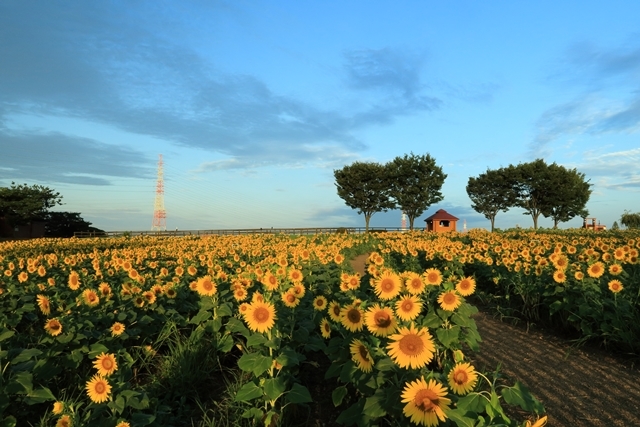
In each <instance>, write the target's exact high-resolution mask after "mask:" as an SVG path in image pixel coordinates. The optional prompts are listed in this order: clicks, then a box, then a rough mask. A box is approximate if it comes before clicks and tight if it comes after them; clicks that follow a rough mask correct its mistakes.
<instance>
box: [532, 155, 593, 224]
mask: <svg viewBox="0 0 640 427" xmlns="http://www.w3.org/2000/svg"><path fill="white" fill-rule="evenodd" d="M547 173H548V177H547V181H548V184H547V185H549V189H548V191H547V192H546V194H545V195H546V197H545V200H544V201H543V203H542V207H541V210H542V215H544V216H545V217H547V218H551V219H553V228H558V223H559V222H566V221H570V220H571V219H573V218H575V217H577V216H578V217H581V218H586V217H587V216H589V211H588V210H587V209H586V208H585V206H586V205H587V202H588V201H589V197H590V196H591V184H589V182H588V181H585V175H584V174H583V173H580V172H578V171H577V170H576V169H567V168H565V167H564V166H559V165H557V164H555V163H552V164H551V165H549V168H548V170H547Z"/></svg>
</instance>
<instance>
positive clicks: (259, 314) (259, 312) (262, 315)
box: [253, 307, 269, 323]
mask: <svg viewBox="0 0 640 427" xmlns="http://www.w3.org/2000/svg"><path fill="white" fill-rule="evenodd" d="M253 318H254V319H256V321H258V323H264V322H266V321H267V320H269V310H267V309H266V308H264V307H258V308H256V310H255V311H254V312H253Z"/></svg>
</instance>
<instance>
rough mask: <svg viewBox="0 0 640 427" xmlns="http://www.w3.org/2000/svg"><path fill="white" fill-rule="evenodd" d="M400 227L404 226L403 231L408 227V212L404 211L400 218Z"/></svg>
mask: <svg viewBox="0 0 640 427" xmlns="http://www.w3.org/2000/svg"><path fill="white" fill-rule="evenodd" d="M400 227H401V228H402V231H405V230H406V229H407V214H406V213H404V212H402V219H401V220H400Z"/></svg>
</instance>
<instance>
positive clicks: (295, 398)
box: [287, 383, 313, 403]
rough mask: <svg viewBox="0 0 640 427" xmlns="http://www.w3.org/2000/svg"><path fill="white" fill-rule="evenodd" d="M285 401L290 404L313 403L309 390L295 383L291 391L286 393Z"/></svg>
mask: <svg viewBox="0 0 640 427" xmlns="http://www.w3.org/2000/svg"><path fill="white" fill-rule="evenodd" d="M287 401H288V402H290V403H308V402H313V399H312V398H311V393H309V389H307V388H306V387H305V386H303V385H301V384H298V383H295V384H293V387H291V390H289V392H288V393H287Z"/></svg>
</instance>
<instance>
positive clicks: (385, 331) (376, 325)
mask: <svg viewBox="0 0 640 427" xmlns="http://www.w3.org/2000/svg"><path fill="white" fill-rule="evenodd" d="M364 321H365V324H366V325H367V329H368V330H369V332H371V333H372V334H374V335H377V336H379V337H386V336H387V335H389V334H392V333H394V332H395V331H396V326H397V324H396V319H395V317H394V316H393V311H391V309H390V308H389V307H380V305H379V304H374V305H373V306H371V307H370V308H369V309H368V310H367V312H366V313H365V315H364Z"/></svg>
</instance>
